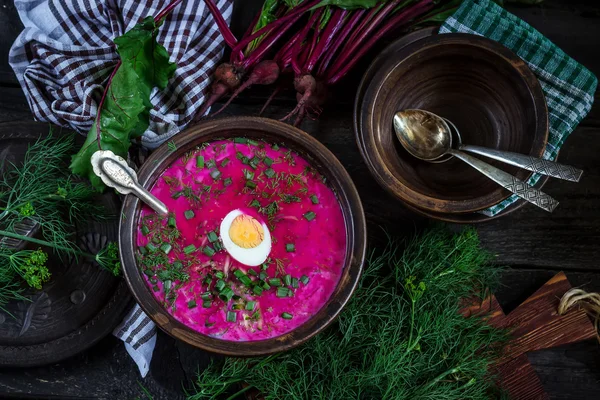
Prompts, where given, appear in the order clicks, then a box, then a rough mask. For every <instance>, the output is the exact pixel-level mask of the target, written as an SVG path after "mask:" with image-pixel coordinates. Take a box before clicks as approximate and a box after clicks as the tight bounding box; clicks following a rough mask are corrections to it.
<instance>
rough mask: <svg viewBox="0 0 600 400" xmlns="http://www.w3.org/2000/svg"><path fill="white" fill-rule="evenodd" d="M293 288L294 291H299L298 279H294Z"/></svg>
mask: <svg viewBox="0 0 600 400" xmlns="http://www.w3.org/2000/svg"><path fill="white" fill-rule="evenodd" d="M292 287H293V288H294V289H298V288H299V287H300V285H299V284H298V278H292Z"/></svg>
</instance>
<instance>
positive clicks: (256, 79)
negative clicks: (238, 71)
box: [213, 60, 279, 115]
mask: <svg viewBox="0 0 600 400" xmlns="http://www.w3.org/2000/svg"><path fill="white" fill-rule="evenodd" d="M215 75H216V73H215ZM278 78H279V65H277V63H276V62H275V61H273V60H265V61H261V62H259V63H258V64H257V65H256V67H254V69H253V70H252V72H251V73H250V75H249V76H248V79H247V80H246V82H244V83H243V84H242V85H241V86H239V87H238V88H237V90H236V91H235V92H234V93H233V94H232V95H231V97H230V98H229V100H227V103H225V104H224V105H223V107H221V108H220V109H219V110H218V111H216V112H215V113H213V115H217V114H219V113H220V112H221V111H223V110H224V109H225V108H227V106H229V104H230V103H231V101H232V100H233V99H235V98H236V97H237V96H238V95H239V94H240V93H241V92H243V91H244V90H246V89H247V88H249V87H250V86H252V85H255V84H256V85H272V84H273V83H275V81H276V80H277V79H278ZM238 82H239V80H238Z"/></svg>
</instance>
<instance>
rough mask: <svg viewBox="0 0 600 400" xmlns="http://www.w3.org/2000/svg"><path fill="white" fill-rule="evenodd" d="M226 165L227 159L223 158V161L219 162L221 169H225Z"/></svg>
mask: <svg viewBox="0 0 600 400" xmlns="http://www.w3.org/2000/svg"><path fill="white" fill-rule="evenodd" d="M227 164H229V158H224V159H223V161H221V167H225V166H227Z"/></svg>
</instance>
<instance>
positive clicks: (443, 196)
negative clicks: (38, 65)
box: [356, 34, 548, 213]
mask: <svg viewBox="0 0 600 400" xmlns="http://www.w3.org/2000/svg"><path fill="white" fill-rule="evenodd" d="M424 36H426V35H424ZM387 58H388V60H387V62H386V63H384V64H383V65H381V67H380V68H379V69H378V71H377V72H375V73H374V74H373V78H372V79H371V81H370V82H369V83H368V84H367V86H366V89H365V90H364V94H362V100H361V107H360V110H359V109H357V110H356V112H357V113H358V115H357V123H356V125H357V140H358V143H359V147H361V151H362V154H363V158H364V159H365V162H366V164H367V166H368V167H369V169H370V171H371V173H372V174H373V175H374V176H375V178H376V180H377V181H378V182H379V184H380V185H381V186H383V187H384V188H385V189H386V190H388V191H389V192H390V193H392V194H393V195H394V196H395V197H397V198H398V199H400V200H402V201H404V202H406V203H407V204H408V205H410V206H412V207H417V208H419V209H422V210H426V211H428V212H434V213H471V212H474V211H478V210H482V209H485V208H488V207H490V206H493V205H495V204H497V203H499V202H500V201H502V200H504V199H506V198H507V197H508V196H509V195H510V193H509V192H508V191H506V190H505V189H503V188H501V187H499V186H498V185H497V184H496V183H494V182H492V181H491V180H489V179H488V178H486V177H485V176H483V175H481V174H480V173H479V172H477V171H475V170H473V169H472V168H471V167H469V166H468V165H466V164H464V163H462V162H461V161H459V160H457V159H451V160H449V161H448V162H445V163H440V164H434V163H428V162H425V161H421V160H417V159H415V158H414V157H412V156H411V155H409V154H408V153H407V152H406V151H405V150H404V149H403V148H402V147H401V146H400V144H399V143H398V141H397V139H396V137H395V134H394V132H393V127H392V117H393V115H394V113H395V112H397V111H399V110H403V109H408V108H421V109H425V110H429V111H433V112H435V113H437V114H439V115H441V116H443V117H446V118H448V119H450V120H452V121H453V122H454V123H455V124H456V125H457V127H458V129H459V130H460V131H461V134H462V138H463V142H464V143H467V144H474V145H480V146H485V147H490V148H496V149H501V150H507V151H514V152H518V153H523V154H530V155H532V156H535V157H541V156H542V154H543V151H544V149H545V147H546V143H547V138H548V112H547V108H546V103H545V100H544V95H543V92H542V89H541V87H540V84H539V82H538V81H537V79H536V77H535V75H534V74H533V73H532V72H531V70H529V68H528V67H527V65H526V64H525V63H524V62H523V61H522V60H521V59H520V58H519V57H517V56H516V55H515V54H513V53H512V52H510V51H509V50H508V49H506V48H505V47H503V46H502V45H500V44H498V43H496V42H494V41H491V40H488V39H485V38H482V37H479V36H474V35H467V34H448V35H435V36H429V37H424V38H420V39H418V40H416V41H414V42H412V43H409V44H407V45H405V46H404V47H402V48H400V49H399V50H398V51H397V52H394V53H390V54H389V55H388V57H387ZM359 95H360V94H359ZM486 161H488V162H489V163H490V164H492V165H495V166H497V167H499V168H502V169H504V170H505V171H507V172H508V173H511V174H513V175H515V176H517V177H518V178H520V179H522V180H526V179H528V177H529V176H530V175H531V173H530V172H528V171H525V170H520V169H517V168H515V167H511V166H507V165H505V164H501V163H498V162H495V161H492V160H487V159H486Z"/></svg>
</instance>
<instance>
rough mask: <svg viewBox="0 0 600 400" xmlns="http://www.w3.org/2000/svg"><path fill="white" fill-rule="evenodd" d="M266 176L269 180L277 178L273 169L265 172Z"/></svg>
mask: <svg viewBox="0 0 600 400" xmlns="http://www.w3.org/2000/svg"><path fill="white" fill-rule="evenodd" d="M265 175H266V176H267V178H272V177H274V176H275V170H274V169H273V168H267V169H266V170H265Z"/></svg>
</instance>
